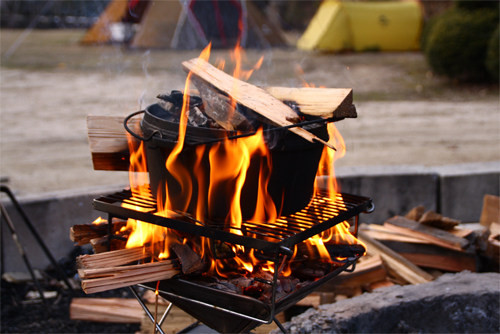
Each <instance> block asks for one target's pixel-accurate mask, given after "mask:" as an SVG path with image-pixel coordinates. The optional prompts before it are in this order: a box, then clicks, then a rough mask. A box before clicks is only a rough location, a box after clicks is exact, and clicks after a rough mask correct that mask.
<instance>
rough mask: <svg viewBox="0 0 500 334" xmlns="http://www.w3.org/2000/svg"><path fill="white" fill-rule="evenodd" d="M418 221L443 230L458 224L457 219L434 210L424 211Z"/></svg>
mask: <svg viewBox="0 0 500 334" xmlns="http://www.w3.org/2000/svg"><path fill="white" fill-rule="evenodd" d="M418 222H419V223H420V224H423V225H427V226H432V227H436V228H439V229H442V230H445V231H448V230H451V229H453V228H454V227H455V226H458V224H460V221H459V220H456V219H453V218H449V217H444V216H443V215H442V214H440V213H437V212H435V211H427V212H425V213H424V214H423V215H422V217H421V218H420V220H419V221H418Z"/></svg>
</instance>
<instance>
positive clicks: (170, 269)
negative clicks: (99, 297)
mask: <svg viewBox="0 0 500 334" xmlns="http://www.w3.org/2000/svg"><path fill="white" fill-rule="evenodd" d="M177 267H178V265H177V263H175V261H168V260H166V261H161V262H150V263H144V264H138V265H132V266H121V267H111V268H98V269H79V270H78V274H79V275H80V277H81V278H82V279H83V280H82V289H83V291H84V292H85V293H87V294H88V293H95V292H101V291H107V290H111V289H117V288H122V287H125V286H130V285H135V284H140V283H146V282H152V281H160V280H164V279H169V278H172V277H173V276H175V275H177V274H178V273H180V270H178V269H177Z"/></svg>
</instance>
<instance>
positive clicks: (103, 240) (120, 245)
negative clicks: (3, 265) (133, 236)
mask: <svg viewBox="0 0 500 334" xmlns="http://www.w3.org/2000/svg"><path fill="white" fill-rule="evenodd" d="M118 236H120V237H121V236H123V237H125V234H120V235H118ZM108 242H110V243H111V245H110V247H109V249H108ZM90 244H91V245H92V249H93V250H94V253H96V254H99V253H102V252H107V251H115V250H119V249H124V248H125V245H126V244H127V241H126V240H125V239H122V238H119V239H117V238H112V239H111V241H110V240H109V238H108V236H104V237H100V238H95V239H92V240H90Z"/></svg>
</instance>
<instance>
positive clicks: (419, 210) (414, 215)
mask: <svg viewBox="0 0 500 334" xmlns="http://www.w3.org/2000/svg"><path fill="white" fill-rule="evenodd" d="M424 213H425V207H424V206H423V205H418V206H416V207H414V208H413V209H411V210H410V211H408V213H407V214H406V215H405V218H408V219H411V220H414V221H416V222H418V221H419V220H420V218H422V215H423V214H424Z"/></svg>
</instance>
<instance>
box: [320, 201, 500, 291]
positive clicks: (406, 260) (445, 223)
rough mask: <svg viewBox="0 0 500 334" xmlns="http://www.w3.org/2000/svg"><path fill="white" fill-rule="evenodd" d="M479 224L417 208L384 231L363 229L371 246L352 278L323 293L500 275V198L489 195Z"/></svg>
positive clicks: (344, 277)
mask: <svg viewBox="0 0 500 334" xmlns="http://www.w3.org/2000/svg"><path fill="white" fill-rule="evenodd" d="M483 203H484V204H483V211H482V213H481V219H480V222H478V223H469V224H461V223H460V221H458V220H455V219H452V218H448V217H443V216H442V215H441V214H438V213H436V212H433V211H430V210H426V209H425V208H424V207H423V206H418V207H415V208H413V209H412V210H410V211H409V212H408V213H407V214H406V215H405V216H404V217H403V216H396V217H392V218H390V219H388V220H387V221H386V222H384V224H383V225H378V224H370V225H368V224H361V226H360V232H359V237H360V240H361V241H362V242H363V243H364V244H365V245H366V246H367V255H366V256H364V257H363V258H361V259H360V260H359V261H358V262H357V265H356V269H355V270H354V272H352V273H342V274H340V275H339V276H338V277H336V278H334V279H333V280H332V281H330V282H329V283H328V284H327V285H326V286H325V287H323V288H322V289H321V291H323V292H330V293H335V294H337V295H338V296H337V298H343V296H344V297H345V296H348V297H351V296H356V295H359V294H361V293H362V292H370V291H372V290H373V289H376V288H379V287H385V286H390V285H394V284H400V285H403V284H417V283H423V282H428V281H431V280H433V279H434V278H436V277H438V276H439V275H442V274H443V273H445V272H459V271H463V270H468V271H472V272H476V271H498V270H499V268H498V263H499V252H500V225H499V223H498V222H496V220H498V219H499V218H500V209H499V207H500V198H499V197H497V196H492V195H486V196H485V198H484V202H483Z"/></svg>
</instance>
